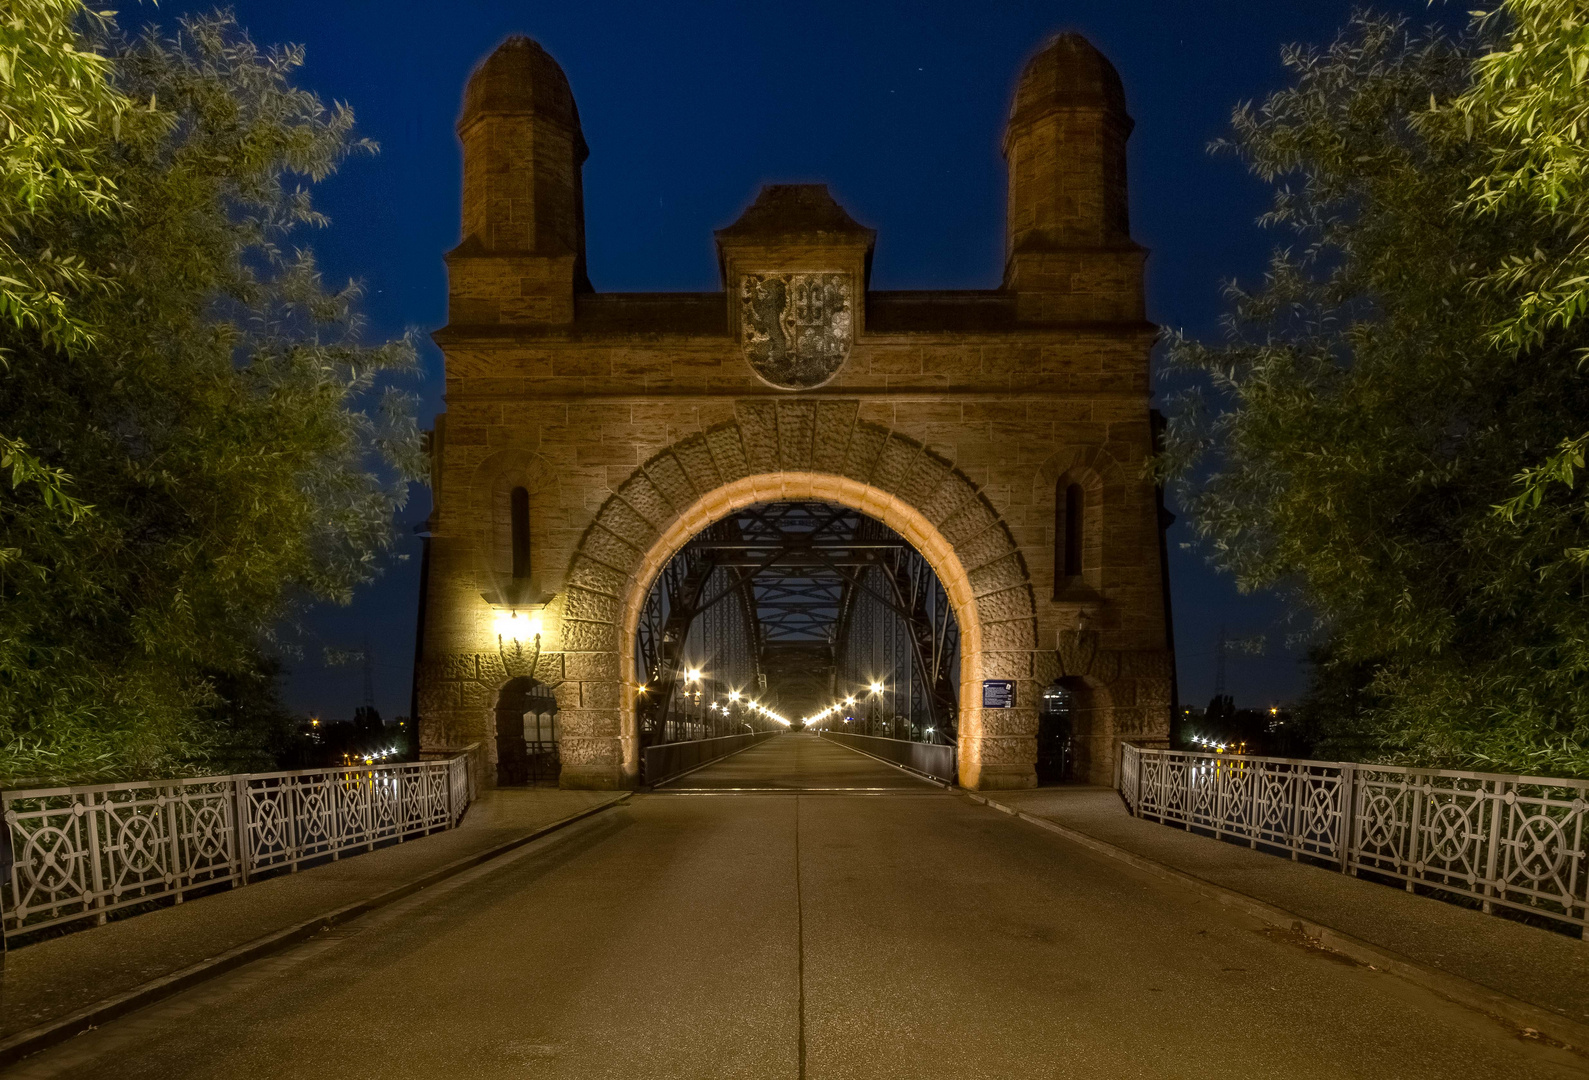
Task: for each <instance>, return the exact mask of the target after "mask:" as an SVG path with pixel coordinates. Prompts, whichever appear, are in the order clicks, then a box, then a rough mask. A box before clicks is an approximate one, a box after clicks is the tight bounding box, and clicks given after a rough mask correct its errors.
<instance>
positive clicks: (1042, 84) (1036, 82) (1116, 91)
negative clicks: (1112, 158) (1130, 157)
mask: <svg viewBox="0 0 1589 1080" xmlns="http://www.w3.org/2000/svg"><path fill="white" fill-rule="evenodd" d="M1089 106H1090V107H1093V108H1101V109H1104V110H1105V111H1107V112H1111V113H1114V114H1116V115H1117V116H1118V117H1119V119H1120V120H1121V121H1122V122H1123V123H1124V124H1125V127H1126V131H1127V132H1129V131H1130V130H1131V127H1132V121H1131V118H1130V117H1129V116H1128V115H1127V114H1126V92H1125V87H1124V86H1123V85H1122V84H1121V82H1120V73H1119V72H1118V71H1116V70H1115V66H1114V65H1113V64H1111V63H1110V62H1109V58H1108V57H1107V56H1105V55H1104V54H1103V53H1101V52H1099V51H1098V49H1097V48H1096V47H1095V46H1094V45H1093V43H1092V42H1090V41H1088V40H1087V39H1086V38H1084V37H1082V36H1081V35H1080V34H1078V33H1075V32H1074V31H1066V32H1064V33H1062V34H1056V35H1055V36H1054V37H1052V38H1050V39H1049V41H1048V44H1046V45H1044V46H1043V47H1042V48H1041V49H1039V50H1038V52H1037V55H1035V56H1033V57H1032V59H1031V60H1029V61H1027V64H1026V67H1025V69H1024V70H1022V72H1021V81H1020V82H1019V83H1018V84H1017V85H1016V88H1015V101H1014V103H1013V104H1012V105H1011V106H1010V123H1009V128H1010V129H1012V130H1013V129H1014V128H1017V127H1020V126H1021V125H1024V124H1029V123H1032V122H1033V121H1035V120H1039V119H1041V118H1042V117H1043V116H1044V115H1046V114H1047V113H1049V112H1050V111H1052V110H1054V109H1057V108H1077V107H1082V108H1085V107H1089Z"/></svg>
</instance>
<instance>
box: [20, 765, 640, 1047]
mask: <svg viewBox="0 0 1589 1080" xmlns="http://www.w3.org/2000/svg"><path fill="white" fill-rule="evenodd" d="M632 794H633V792H629V791H626V792H624V793H623V794H621V795H619V796H617V797H616V798H612V799H608V800H607V801H606V802H604V803H598V804H596V805H595V806H590V807H586V808H585V809H584V810H580V811H579V812H577V813H574V814H570V815H569V816H568V817H565V818H560V819H558V820H557V821H554V822H552V823H551V824H549V825H542V826H541V827H540V828H538V829H536V830H534V831H533V832H530V833H526V834H525V835H523V836H519V837H515V838H514V839H512V840H508V841H506V842H504V843H501V844H498V845H496V846H495V847H492V848H487V849H486V850H484V851H477V852H475V853H474V854H473V855H465V856H464V857H463V858H461V859H457V860H455V861H453V862H450V863H448V864H446V865H445V866H442V867H439V868H438V869H435V870H432V871H430V872H429V873H428V874H425V875H424V876H422V877H418V878H415V879H414V880H412V881H406V882H404V883H403V884H401V885H397V886H394V887H393V888H390V889H388V890H386V891H385V892H383V893H376V894H375V895H374V896H367V897H365V898H364V899H363V900H355V901H354V902H353V903H351V904H347V905H345V906H343V907H340V908H337V909H336V910H334V911H330V912H327V913H326V914H324V915H317V916H315V917H314V918H312V919H306V920H304V921H303V922H300V923H296V924H295V925H293V926H289V927H286V928H285V929H282V930H277V931H275V932H274V933H270V934H266V935H264V936H262V937H257V938H255V939H254V940H253V941H248V942H244V943H243V944H242V945H238V946H236V947H235V948H232V949H228V950H227V951H226V952H223V953H220V954H219V955H217V956H212V957H210V958H209V959H208V960H200V961H199V962H198V963H196V964H191V965H189V966H188V967H185V968H183V969H182V970H181V971H175V972H172V973H171V974H170V975H165V976H162V977H160V978H158V979H152V980H150V981H149V982H146V983H144V984H143V985H142V986H137V987H134V988H133V989H131V990H128V991H126V992H125V993H121V994H117V995H116V996H114V997H108V998H105V999H104V1000H102V1001H96V1002H95V1003H94V1004H92V1005H90V1006H88V1007H87V1008H86V1009H80V1010H79V1011H77V1012H75V1013H71V1014H70V1015H68V1016H64V1017H61V1018H60V1019H57V1020H47V1021H45V1022H44V1023H42V1024H39V1025H37V1026H35V1027H31V1028H28V1029H27V1030H25V1031H19V1032H17V1033H16V1034H15V1035H12V1036H11V1037H10V1038H8V1039H5V1040H4V1041H0V1068H4V1067H6V1066H8V1065H14V1064H16V1063H17V1062H18V1061H20V1060H22V1059H23V1058H25V1057H27V1056H28V1055H30V1054H36V1053H38V1052H39V1051H40V1050H46V1049H48V1048H49V1047H51V1046H55V1045H56V1044H58V1043H62V1042H65V1041H66V1040H67V1039H70V1038H72V1037H73V1036H74V1035H80V1034H82V1033H83V1032H85V1031H88V1030H90V1029H92V1028H95V1027H98V1026H99V1025H101V1024H104V1023H106V1022H108V1021H110V1020H114V1019H116V1018H117V1017H120V1016H125V1015H126V1014H128V1013H130V1012H135V1011H137V1010H138V1009H141V1008H143V1007H144V1006H146V1005H152V1004H154V1003H155V1002H157V1001H160V1000H161V999H163V998H167V997H170V996H171V995H173V994H178V993H181V992H182V991H183V990H187V989H189V988H190V987H193V986H197V985H198V984H199V983H202V982H206V981H208V980H209V979H213V978H215V977H216V976H218V975H224V974H226V973H227V972H228V971H232V970H233V969H235V968H239V967H242V966H243V965H244V964H247V963H251V962H252V961H254V960H258V959H261V958H262V957H265V956H269V955H271V954H272V953H277V952H280V951H282V950H283V949H286V948H288V947H289V946H292V945H296V944H298V943H299V942H301V941H304V940H307V939H308V938H311V937H313V936H314V935H316V934H318V933H319V932H320V931H322V930H329V929H331V928H332V927H334V926H338V925H340V924H342V923H345V922H349V921H351V920H353V919H356V918H358V917H359V916H361V915H366V914H368V913H369V912H371V911H374V910H375V909H376V908H381V907H385V906H386V905H388V904H391V903H395V902H396V901H398V900H401V899H403V898H404V897H406V896H411V895H412V894H414V893H416V892H419V891H420V890H421V889H425V888H428V887H430V886H432V885H435V884H437V883H438V882H441V881H445V880H446V879H447V878H450V877H453V876H455V875H457V874H461V873H463V872H464V871H465V870H470V869H473V868H474V867H476V866H479V865H480V864H482V863H486V862H490V861H491V860H492V859H495V858H497V857H498V856H501V855H506V854H507V853H508V852H510V851H513V850H514V849H515V848H520V847H523V846H524V845H525V844H528V843H530V842H532V841H534V840H539V839H540V838H541V837H543V836H545V835H547V834H548V833H554V832H556V831H557V830H559V829H561V828H564V827H565V826H568V825H572V824H573V823H574V822H576V821H579V820H581V819H583V818H587V817H590V816H591V815H593V814H599V813H601V812H602V811H603V810H608V809H611V808H612V807H614V806H617V805H618V804H619V803H621V802H623V801H624V800H625V799H627V798H629V796H630V795H632Z"/></svg>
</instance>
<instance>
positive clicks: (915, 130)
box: [122, 0, 1458, 717]
mask: <svg viewBox="0 0 1589 1080" xmlns="http://www.w3.org/2000/svg"><path fill="white" fill-rule="evenodd" d="M211 6H212V5H210V4H189V3H182V2H173V0H163V2H162V3H161V4H160V6H159V8H158V9H151V8H150V7H149V6H147V5H138V6H132V5H129V6H128V7H125V8H123V11H122V17H123V19H124V20H125V21H126V22H128V23H132V22H136V21H138V20H140V19H144V18H153V19H156V20H159V21H162V22H165V23H166V24H168V25H170V24H173V23H174V21H175V19H176V18H177V17H178V16H179V15H181V14H183V13H185V12H188V11H195V10H206V9H208V8H209V7H211ZM1353 6H1354V5H1353V4H1352V3H1350V2H1348V0H1240V2H1236V0H1204V2H1202V3H1192V2H1190V0H1175V2H1163V3H1146V2H1134V0H1109V2H1099V0H1086V2H1080V0H1078V2H1067V3H1056V2H1046V3H1035V2H1034V3H1027V2H1015V0H1007V2H992V0H982V2H960V3H947V2H933V3H929V2H915V3H907V2H883V0H872V2H868V3H857V2H855V0H848V2H816V0H801V2H799V3H786V4H765V3H748V2H738V3H728V2H718V3H706V2H701V3H697V2H687V0H677V2H674V3H667V4H659V3H640V2H629V3H625V2H620V0H564V2H563V3H557V4H551V3H528V2H518V3H509V2H502V3H485V2H464V0H444V2H434V0H433V2H431V3H403V2H400V0H385V2H382V3H374V2H367V0H332V2H330V3H327V2H324V0H322V2H317V3H311V2H308V0H251V2H241V3H238V4H237V5H236V8H235V10H236V12H237V15H238V18H239V20H240V21H241V22H242V24H243V25H244V26H245V27H246V28H248V30H249V31H250V32H251V34H252V35H253V37H254V39H255V40H256V41H257V42H259V43H261V44H270V43H282V42H297V43H301V44H303V45H305V46H306V47H307V49H308V64H307V66H306V68H305V69H304V71H303V72H302V73H301V75H300V79H299V81H300V83H301V84H302V85H304V86H307V87H309V88H311V89H313V90H315V91H316V92H318V93H319V94H320V95H321V96H322V97H323V98H325V99H327V100H331V99H335V100H339V101H345V102H347V103H349V104H351V105H352V106H353V108H354V110H355V112H356V113H357V115H358V118H359V127H360V129H361V131H362V132H363V134H365V135H367V136H368V137H370V138H373V139H375V140H376V141H377V142H379V143H380V144H381V148H382V149H381V153H380V155H379V156H378V157H376V158H373V159H358V160H355V161H353V162H351V163H350V164H349V165H348V166H347V167H346V168H345V169H344V170H343V172H342V173H341V174H340V175H338V176H336V177H334V178H333V179H331V180H330V181H328V182H327V183H326V184H324V185H323V186H322V187H321V189H320V191H319V194H318V201H319V204H320V206H321V208H322V209H323V210H325V211H326V212H328V213H329V214H330V216H331V219H332V226H331V227H330V228H329V229H328V230H326V231H324V232H322V233H320V234H318V235H316V236H313V237H306V238H305V239H306V240H308V241H309V242H310V243H311V244H312V246H313V247H314V248H315V250H316V251H317V253H318V255H319V257H320V259H321V262H322V264H323V266H324V267H325V269H326V271H327V274H328V276H329V277H331V278H333V279H336V278H344V277H358V278H361V279H363V280H364V281H365V282H366V284H367V286H368V288H369V301H368V304H367V312H368V315H369V316H370V322H371V334H372V336H374V335H383V336H384V335H390V334H395V333H398V332H400V331H401V330H402V329H403V328H405V327H417V328H419V329H421V330H423V331H426V332H428V331H430V330H433V329H435V328H436V327H438V326H440V325H441V324H442V323H443V322H444V321H445V307H446V286H445V279H444V275H443V267H442V262H441V255H442V252H444V251H445V250H447V249H448V248H449V247H451V246H452V245H453V244H455V243H456V242H457V240H458V187H459V171H460V163H459V152H458V143H457V139H456V137H455V135H454V132H453V123H454V121H455V120H456V118H457V113H458V102H459V98H460V95H461V93H462V90H463V85H464V81H465V80H466V79H467V78H468V75H469V72H470V70H471V69H472V68H473V67H474V65H475V64H476V63H477V62H478V61H479V60H480V59H481V58H482V57H484V56H485V55H486V54H487V53H489V52H490V51H491V49H492V48H493V47H495V46H496V44H497V43H498V42H499V41H501V39H502V38H503V37H505V36H506V35H508V34H511V33H525V34H529V35H530V36H532V37H534V38H536V39H537V40H538V41H540V42H541V44H543V45H544V46H545V47H546V48H547V50H548V51H549V52H551V54H552V55H553V56H554V57H556V59H557V60H558V62H559V63H561V64H562V66H563V69H564V70H565V71H566V72H567V73H568V78H569V82H570V83H571V84H572V86H573V90H574V96H575V99H576V101H577V102H578V105H579V111H580V117H581V119H582V120H583V123H584V129H585V137H586V140H587V141H588V142H589V144H590V160H589V161H588V162H587V163H586V167H585V210H586V221H587V230H588V248H589V262H590V276H591V280H592V282H593V283H594V284H595V286H596V288H597V289H600V290H616V291H622V290H666V289H713V288H717V287H718V284H719V283H718V280H717V270H716V263H715V259H714V255H713V248H712V242H711V238H712V229H713V228H716V227H718V226H722V225H725V224H727V223H728V222H730V221H732V220H733V219H734V218H735V217H736V216H737V214H738V212H739V211H740V210H741V209H742V208H743V207H744V205H745V204H746V203H747V202H748V201H749V200H750V198H751V197H752V196H753V195H754V193H755V191H756V189H757V187H758V185H760V184H761V183H764V182H768V181H801V180H809V181H823V182H826V183H827V184H829V185H830V187H831V188H832V190H833V192H834V194H835V195H836V196H837V197H838V199H839V200H840V202H842V203H843V204H844V205H845V207H846V208H847V209H848V210H849V211H850V212H851V214H853V215H854V216H855V217H856V218H857V219H858V220H860V221H862V222H863V223H865V224H867V225H870V226H872V227H874V228H876V229H877V231H878V239H877V254H876V260H875V264H874V270H873V278H872V282H873V285H874V287H876V288H882V289H919V288H991V287H994V286H996V285H997V284H998V281H999V277H1000V271H1001V264H1002V243H1003V240H1002V229H1003V215H1004V172H1003V163H1002V160H1001V158H1000V156H999V140H1000V136H1001V135H1002V132H1003V126H1004V118H1005V115H1006V113H1007V110H1008V104H1009V96H1010V93H1011V92H1012V90H1013V87H1014V82H1015V79H1016V76H1017V74H1018V72H1019V71H1020V68H1021V65H1022V63H1023V62H1024V61H1025V59H1026V57H1027V56H1028V55H1029V54H1030V53H1031V52H1032V51H1033V50H1034V49H1035V48H1036V47H1037V46H1038V45H1039V44H1040V43H1041V42H1042V41H1043V40H1044V39H1045V38H1046V37H1047V36H1048V35H1049V34H1051V33H1053V32H1055V31H1057V30H1062V29H1074V30H1079V31H1081V32H1082V33H1084V34H1086V35H1087V36H1088V37H1089V38H1090V39H1091V40H1092V41H1093V42H1094V43H1095V44H1096V45H1098V46H1099V47H1100V48H1101V49H1102V50H1103V51H1104V52H1105V53H1106V54H1107V55H1108V56H1109V57H1110V58H1111V59H1112V60H1113V61H1114V64H1115V66H1116V67H1117V68H1119V70H1120V74H1121V77H1122V78H1123V80H1124V82H1125V87H1126V96H1127V100H1128V103H1129V106H1130V110H1131V114H1132V116H1134V117H1135V119H1136V131H1135V133H1134V134H1133V136H1132V139H1131V158H1130V167H1131V215H1132V228H1133V232H1134V233H1135V235H1136V238H1137V240H1138V241H1139V242H1141V243H1143V244H1145V245H1146V246H1147V247H1149V248H1151V249H1152V252H1153V254H1152V257H1151V259H1150V260H1149V263H1148V305H1149V307H1148V312H1149V317H1150V318H1152V319H1153V320H1154V321H1156V322H1158V323H1160V324H1163V325H1167V326H1178V327H1184V328H1186V329H1188V330H1190V331H1192V332H1194V333H1199V334H1212V333H1214V332H1215V330H1216V326H1215V320H1216V319H1217V317H1218V315H1219V313H1220V311H1221V301H1220V297H1219V283H1220V281H1221V279H1222V278H1225V277H1230V276H1238V277H1245V278H1251V277H1253V276H1254V275H1256V274H1257V273H1259V272H1260V271H1261V268H1262V265H1263V261H1264V258H1265V256H1266V253H1267V252H1268V250H1269V248H1270V246H1271V245H1272V244H1273V243H1274V242H1275V241H1276V240H1277V239H1279V238H1276V237H1272V236H1266V235H1264V234H1262V233H1259V232H1258V231H1257V229H1256V228H1255V227H1254V226H1253V224H1252V221H1253V218H1254V217H1255V216H1256V215H1257V214H1258V213H1259V212H1261V210H1262V209H1263V207H1264V204H1265V202H1266V200H1267V192H1266V190H1265V189H1264V188H1263V187H1262V186H1261V185H1260V184H1259V183H1258V182H1256V181H1255V180H1253V179H1251V178H1249V177H1248V176H1247V175H1246V173H1245V172H1244V170H1243V169H1242V168H1241V167H1240V165H1239V164H1238V163H1236V162H1235V161H1233V160H1231V159H1229V158H1211V157H1209V156H1208V154H1207V153H1206V152H1205V149H1204V148H1205V146H1206V145H1207V143H1208V141H1209V140H1210V139H1212V138H1214V137H1216V136H1218V135H1220V134H1222V133H1223V131H1224V127H1225V122H1226V120H1227V118H1228V116H1229V114H1230V110H1231V108H1232V106H1234V105H1235V104H1236V103H1237V102H1238V101H1241V100H1244V99H1252V98H1259V97H1262V96H1263V95H1264V94H1265V93H1267V92H1269V91H1270V90H1273V89H1276V88H1278V87H1279V86H1281V85H1282V84H1283V80H1284V72H1283V69H1282V68H1281V65H1280V49H1281V46H1282V45H1283V44H1285V43H1287V42H1294V41H1301V42H1313V43H1318V44H1324V43H1327V42H1328V41H1329V40H1330V39H1331V38H1332V37H1333V36H1334V34H1335V32H1336V30H1337V29H1338V28H1339V27H1340V26H1342V25H1343V24H1344V23H1345V22H1346V19H1347V16H1348V14H1349V12H1350V10H1351V9H1352V7H1353ZM1378 6H1379V7H1380V9H1382V10H1396V11H1403V12H1406V13H1408V14H1410V15H1412V16H1413V17H1414V18H1417V19H1428V18H1431V12H1430V9H1429V8H1428V7H1427V6H1425V4H1424V3H1422V2H1421V0H1384V2H1381V3H1380V4H1379V5H1378ZM1437 14H1439V15H1442V16H1444V17H1446V18H1453V17H1456V16H1457V15H1458V13H1457V12H1455V11H1453V10H1452V9H1450V8H1443V9H1440V10H1439V11H1438V12H1437ZM425 368H426V380H425V385H424V395H425V404H424V409H423V411H424V415H425V417H426V420H427V426H428V418H429V417H430V416H431V415H433V414H434V413H435V412H437V411H438V410H439V409H440V408H441V400H440V398H441V357H440V353H439V352H438V351H437V350H436V349H435V348H434V347H433V346H430V345H429V343H428V340H427V342H426V348H425ZM414 496H415V497H414V501H413V502H412V503H411V504H410V507H409V509H408V510H407V511H406V512H405V513H404V515H403V522H404V530H403V531H404V533H405V540H404V542H403V545H402V550H403V552H404V553H405V554H407V555H409V556H410V558H409V559H408V560H407V561H406V562H397V563H395V564H394V565H393V566H391V567H390V568H389V570H388V572H387V574H386V576H385V578H384V579H383V580H382V581H381V582H380V583H378V584H376V585H374V586H372V587H370V588H368V589H366V590H365V591H364V593H363V594H362V595H361V596H360V597H359V598H358V599H357V600H356V601H355V603H354V604H353V606H352V607H350V608H341V609H336V608H332V609H324V610H317V611H316V612H314V613H313V614H312V615H311V617H310V619H309V630H310V633H309V635H308V637H307V638H306V639H305V641H304V649H305V653H304V656H303V658H302V659H300V660H297V661H293V662H292V667H293V670H292V673H291V675H290V677H289V681H288V686H287V694H288V700H289V702H290V703H291V704H292V705H293V706H294V707H295V708H298V709H302V710H314V711H318V712H320V713H321V714H322V715H325V716H328V717H343V716H348V715H350V714H351V713H352V710H353V709H354V707H355V706H357V705H358V704H359V703H360V701H361V698H362V689H361V687H362V677H361V672H360V670H359V668H358V666H357V665H355V666H352V667H342V668H330V669H327V668H324V667H322V666H321V665H320V664H319V662H318V657H319V654H320V652H321V650H322V648H324V647H330V648H336V649H358V648H359V647H360V646H361V643H362V641H363V640H364V638H365V637H366V636H368V637H369V639H370V641H371V645H372V651H373V653H374V661H375V682H376V687H375V692H376V702H377V705H378V706H379V707H380V709H381V712H382V713H383V715H386V716H388V717H390V716H392V715H395V714H398V713H406V712H407V711H408V694H409V679H410V672H411V670H412V655H413V634H414V615H415V598H416V595H417V583H418V566H417V561H418V542H417V540H414V539H413V538H412V536H411V535H410V534H409V528H408V527H409V526H411V525H412V523H414V522H417V521H420V520H423V519H424V517H425V516H426V513H427V512H428V509H429V503H428V494H427V493H426V492H425V491H423V490H422V489H418V488H416V489H415V492H414ZM1187 539H1188V536H1187V530H1186V529H1185V527H1184V526H1182V525H1177V526H1176V527H1175V528H1174V529H1173V530H1172V532H1171V580H1172V586H1173V590H1174V606H1175V624H1176V644H1177V646H1178V654H1179V667H1180V678H1181V694H1182V698H1183V700H1185V701H1187V702H1191V703H1199V704H1200V703H1202V702H1205V701H1206V700H1207V699H1208V697H1209V696H1210V694H1211V693H1212V689H1213V679H1214V663H1213V654H1214V641H1215V638H1216V636H1217V634H1218V633H1219V629H1220V627H1221V626H1222V625H1223V626H1225V627H1227V628H1228V631H1229V633H1230V634H1231V635H1232V636H1247V635H1257V634H1267V635H1269V637H1270V638H1271V645H1270V647H1269V650H1268V652H1267V653H1266V654H1265V655H1264V656H1262V657H1259V656H1244V655H1232V656H1231V658H1230V660H1229V668H1228V684H1229V689H1230V691H1231V692H1232V693H1234V694H1235V696H1236V698H1237V701H1238V703H1240V704H1267V703H1269V702H1271V701H1285V700H1289V699H1291V698H1292V697H1294V696H1295V695H1296V694H1297V693H1299V692H1300V690H1301V688H1302V686H1303V682H1304V676H1303V673H1302V671H1301V669H1300V668H1299V665H1298V664H1297V663H1296V661H1295V660H1294V659H1293V658H1291V657H1290V656H1289V655H1288V654H1287V653H1286V652H1285V650H1284V648H1283V647H1282V645H1283V643H1282V641H1281V638H1283V636H1284V634H1285V632H1286V622H1285V611H1284V609H1283V607H1282V606H1281V605H1280V604H1278V603H1277V602H1275V601H1274V600H1272V599H1264V598H1252V597H1246V598H1244V597H1239V596H1238V595H1237V594H1236V591H1235V589H1234V587H1233V586H1232V585H1231V583H1230V582H1229V581H1228V580H1226V579H1224V578H1221V577H1219V576H1217V575H1215V574H1214V573H1213V572H1212V571H1210V570H1209V569H1208V568H1207V567H1206V566H1205V565H1204V563H1203V560H1202V558H1201V556H1200V555H1198V554H1196V553H1195V552H1191V551H1186V550H1182V548H1181V545H1182V544H1184V543H1185V542H1186V541H1187Z"/></svg>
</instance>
